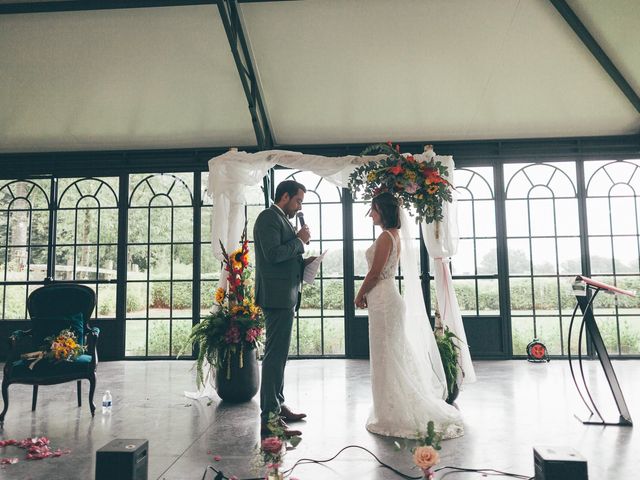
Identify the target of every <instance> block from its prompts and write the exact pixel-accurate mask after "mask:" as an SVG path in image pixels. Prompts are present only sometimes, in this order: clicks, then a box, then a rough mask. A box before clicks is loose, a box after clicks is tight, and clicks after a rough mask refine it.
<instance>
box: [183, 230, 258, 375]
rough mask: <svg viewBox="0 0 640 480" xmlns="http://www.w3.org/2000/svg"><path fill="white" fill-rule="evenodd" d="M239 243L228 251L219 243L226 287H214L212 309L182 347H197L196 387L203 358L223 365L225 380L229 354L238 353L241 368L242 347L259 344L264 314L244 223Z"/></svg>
mask: <svg viewBox="0 0 640 480" xmlns="http://www.w3.org/2000/svg"><path fill="white" fill-rule="evenodd" d="M240 244H241V246H240V247H239V248H237V249H236V250H234V251H233V252H231V253H227V251H226V250H225V248H224V245H222V242H221V243H220V246H221V248H222V255H223V258H224V260H223V264H224V271H225V272H226V275H227V288H226V289H223V288H218V289H217V290H216V292H215V297H214V304H215V305H214V307H213V311H212V312H211V314H210V315H207V316H206V317H205V318H204V319H203V320H202V321H201V322H200V323H198V324H197V325H195V326H194V327H193V328H192V329H191V334H190V335H189V338H188V339H187V341H186V345H185V347H184V348H183V350H185V349H186V348H188V346H190V345H192V344H196V345H197V346H198V358H197V359H196V382H197V385H198V387H200V386H202V385H203V384H204V378H205V372H204V362H205V360H206V361H208V362H209V364H210V365H211V368H216V369H217V368H219V367H221V366H226V375H227V379H230V378H231V357H232V355H239V360H240V368H243V355H244V352H245V350H246V349H251V350H254V349H255V350H257V349H258V348H259V347H260V346H261V345H262V336H263V331H264V315H263V313H262V310H261V309H260V307H258V306H257V305H256V304H255V300H254V295H253V284H252V282H251V272H252V269H251V266H250V264H249V242H248V240H247V228H246V225H245V228H244V231H243V232H242V238H241V240H240ZM256 355H257V351H256Z"/></svg>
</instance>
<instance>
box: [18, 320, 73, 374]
mask: <svg viewBox="0 0 640 480" xmlns="http://www.w3.org/2000/svg"><path fill="white" fill-rule="evenodd" d="M44 341H45V343H46V345H45V346H43V348H44V350H41V351H37V352H30V353H24V354H22V355H21V358H22V359H23V360H27V361H30V362H31V363H30V364H29V369H30V370H33V367H35V366H36V364H37V363H38V362H39V361H40V360H42V359H45V360H49V361H50V362H52V363H59V362H73V361H75V360H76V358H78V357H79V356H80V355H82V354H83V353H84V352H85V347H84V346H83V345H80V344H79V343H78V340H77V339H76V335H75V334H74V333H73V332H72V331H71V330H62V331H61V332H60V333H58V334H57V335H54V336H51V337H47V338H45V339H44Z"/></svg>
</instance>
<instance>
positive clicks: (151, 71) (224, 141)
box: [0, 6, 256, 152]
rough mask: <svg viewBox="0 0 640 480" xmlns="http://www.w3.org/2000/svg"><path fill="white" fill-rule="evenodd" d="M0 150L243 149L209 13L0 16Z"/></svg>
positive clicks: (241, 125) (222, 43)
mask: <svg viewBox="0 0 640 480" xmlns="http://www.w3.org/2000/svg"><path fill="white" fill-rule="evenodd" d="M0 45H2V48H1V49H0V150H1V151H5V152H7V151H38V150H94V149H117V148H127V149H133V148H172V147H198V146H224V145H252V144H255V142H256V141H255V136H254V133H253V129H252V126H251V118H250V115H249V112H248V110H247V108H246V99H245V96H244V92H243V90H242V86H241V84H240V82H239V80H238V73H237V70H236V67H235V64H234V63H233V57H232V55H231V53H230V50H229V44H228V41H227V37H226V34H225V32H224V29H223V27H222V23H221V21H220V15H219V13H218V9H217V7H215V6H196V7H176V8H154V9H132V10H99V11H87V12H68V13H41V14H25V15H0Z"/></svg>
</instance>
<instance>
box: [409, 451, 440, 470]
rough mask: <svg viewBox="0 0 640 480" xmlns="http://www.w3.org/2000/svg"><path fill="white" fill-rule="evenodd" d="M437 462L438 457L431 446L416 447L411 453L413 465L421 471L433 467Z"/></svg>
mask: <svg viewBox="0 0 640 480" xmlns="http://www.w3.org/2000/svg"><path fill="white" fill-rule="evenodd" d="M439 460H440V456H439V455H438V452H437V451H436V450H435V449H434V448H433V447H432V446H426V447H418V448H416V449H415V451H414V452H413V463H415V464H416V465H417V466H418V467H420V468H422V469H426V468H431V467H433V466H434V465H435V464H436V463H438V461H439Z"/></svg>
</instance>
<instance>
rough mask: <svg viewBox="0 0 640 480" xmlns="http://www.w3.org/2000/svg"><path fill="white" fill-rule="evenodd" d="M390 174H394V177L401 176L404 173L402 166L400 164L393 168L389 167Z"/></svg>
mask: <svg viewBox="0 0 640 480" xmlns="http://www.w3.org/2000/svg"><path fill="white" fill-rule="evenodd" d="M389 172H391V173H393V174H394V175H400V174H401V173H402V172H403V169H402V165H399V164H398V165H395V166H393V167H389Z"/></svg>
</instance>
